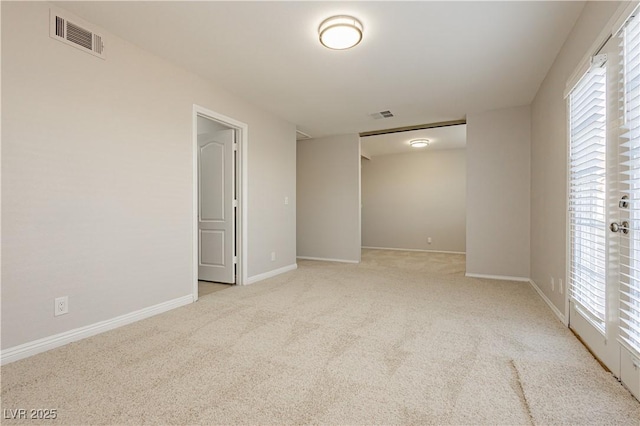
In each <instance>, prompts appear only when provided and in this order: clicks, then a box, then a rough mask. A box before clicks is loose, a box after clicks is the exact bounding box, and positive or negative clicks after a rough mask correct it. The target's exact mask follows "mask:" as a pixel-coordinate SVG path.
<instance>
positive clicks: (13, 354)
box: [0, 294, 194, 365]
mask: <svg viewBox="0 0 640 426" xmlns="http://www.w3.org/2000/svg"><path fill="white" fill-rule="evenodd" d="M193 301H194V300H193V296H192V295H191V294H188V295H186V296H182V297H179V298H177V299H173V300H169V301H167V302H162V303H159V304H157V305H154V306H149V307H148V308H144V309H140V310H138V311H135V312H131V313H128V314H124V315H120V316H119V317H115V318H111V319H108V320H105V321H100V322H97V323H95V324H91V325H87V326H85V327H80V328H76V329H74V330H69V331H65V332H63V333H59V334H54V335H53V336H49V337H44V338H42V339H38V340H34V341H32V342H28V343H24V344H22V345H18V346H14V347H12V348H8V349H5V350H3V351H2V355H1V361H0V364H2V365H4V364H8V363H10V362H14V361H18V360H19V359H23V358H27V357H30V356H33V355H36V354H39V353H41V352H45V351H48V350H51V349H54V348H58V347H60V346H64V345H66V344H68V343H71V342H75V341H78V340H81V339H85V338H87V337H91V336H95V335H96V334H100V333H104V332H105V331H109V330H113V329H114V328H118V327H122V326H124V325H127V324H131V323H134V322H136V321H140V320H143V319H145V318H149V317H152V316H154V315H158V314H161V313H163V312H167V311H170V310H172V309H176V308H179V307H181V306H184V305H188V304H189V303H193Z"/></svg>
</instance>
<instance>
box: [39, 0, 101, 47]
mask: <svg viewBox="0 0 640 426" xmlns="http://www.w3.org/2000/svg"><path fill="white" fill-rule="evenodd" d="M49 35H50V36H51V38H54V39H56V40H59V41H61V42H63V43H65V44H68V45H70V46H73V47H76V48H78V49H80V50H82V51H84V52H87V53H90V54H92V55H93V56H97V57H98V58H102V59H105V56H104V43H103V37H102V35H100V34H98V33H96V32H95V31H93V29H92V28H91V25H89V24H87V23H86V22H84V21H82V20H81V19H79V18H77V17H75V16H71V15H69V14H68V13H66V12H64V13H62V12H61V11H60V10H55V9H51V10H50V23H49Z"/></svg>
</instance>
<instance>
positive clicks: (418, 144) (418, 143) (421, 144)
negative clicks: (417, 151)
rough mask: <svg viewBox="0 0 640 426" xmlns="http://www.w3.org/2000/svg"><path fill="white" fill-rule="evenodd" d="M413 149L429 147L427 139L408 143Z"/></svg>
mask: <svg viewBox="0 0 640 426" xmlns="http://www.w3.org/2000/svg"><path fill="white" fill-rule="evenodd" d="M409 145H411V146H412V147H413V148H424V147H425V146H429V139H414V140H412V141H411V142H409Z"/></svg>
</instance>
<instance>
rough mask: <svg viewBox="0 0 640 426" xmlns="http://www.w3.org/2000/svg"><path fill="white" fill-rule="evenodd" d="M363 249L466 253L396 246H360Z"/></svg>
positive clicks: (462, 252)
mask: <svg viewBox="0 0 640 426" xmlns="http://www.w3.org/2000/svg"><path fill="white" fill-rule="evenodd" d="M362 248H363V249H367V250H394V251H417V252H422V253H446V254H465V255H466V254H467V253H466V252H464V251H446V250H423V249H407V248H396V247H366V246H362Z"/></svg>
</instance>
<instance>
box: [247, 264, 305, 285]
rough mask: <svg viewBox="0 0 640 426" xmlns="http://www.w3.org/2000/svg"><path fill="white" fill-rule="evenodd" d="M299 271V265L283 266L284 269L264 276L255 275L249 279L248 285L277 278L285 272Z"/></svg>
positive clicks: (275, 270) (266, 273)
mask: <svg viewBox="0 0 640 426" xmlns="http://www.w3.org/2000/svg"><path fill="white" fill-rule="evenodd" d="M296 269H298V264H297V263H294V264H293V265H288V266H283V267H282V268H278V269H274V270H273V271H269V272H265V273H264V274H258V275H254V276H252V277H249V278H248V279H247V284H253V283H257V282H258V281H262V280H266V279H267V278H272V277H275V276H276V275H280V274H284V273H285V272H289V271H294V270H296Z"/></svg>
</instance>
